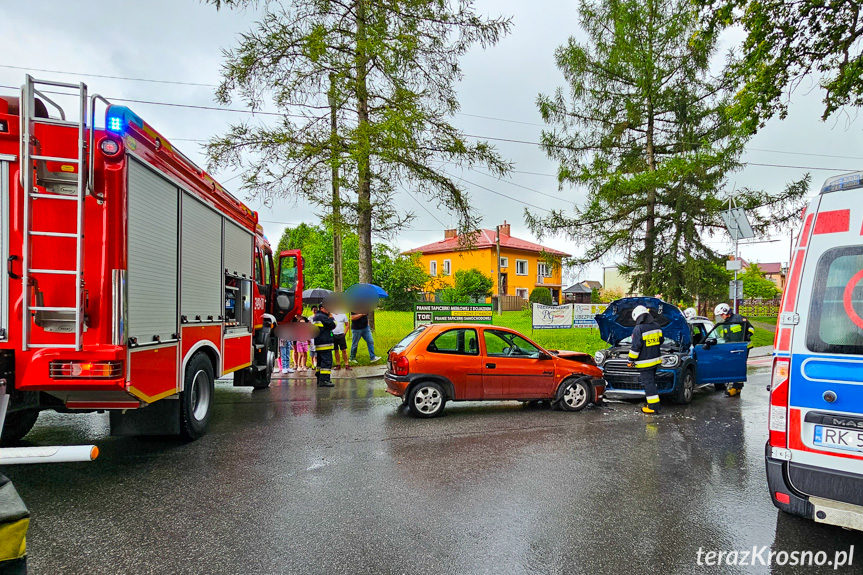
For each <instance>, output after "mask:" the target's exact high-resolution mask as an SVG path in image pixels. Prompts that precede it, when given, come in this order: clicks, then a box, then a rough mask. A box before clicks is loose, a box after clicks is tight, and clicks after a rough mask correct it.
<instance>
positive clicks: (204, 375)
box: [180, 353, 215, 439]
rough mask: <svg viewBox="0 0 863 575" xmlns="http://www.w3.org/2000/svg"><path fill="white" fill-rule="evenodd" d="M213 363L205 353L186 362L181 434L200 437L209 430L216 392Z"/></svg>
mask: <svg viewBox="0 0 863 575" xmlns="http://www.w3.org/2000/svg"><path fill="white" fill-rule="evenodd" d="M214 385H215V382H214V377H213V365H212V364H211V363H210V359H209V358H208V357H207V356H206V355H204V354H203V353H198V354H196V355H195V356H194V357H192V359H191V360H190V361H189V363H187V364H186V377H185V385H184V387H183V392H182V393H180V434H181V435H182V436H183V437H185V438H186V439H198V438H199V437H201V436H202V435H204V434H205V433H206V432H207V426H208V425H209V423H210V411H211V409H212V406H213V394H214Z"/></svg>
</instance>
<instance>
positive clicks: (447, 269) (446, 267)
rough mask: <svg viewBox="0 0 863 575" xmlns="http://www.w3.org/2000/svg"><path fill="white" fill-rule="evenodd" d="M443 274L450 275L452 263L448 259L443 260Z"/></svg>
mask: <svg viewBox="0 0 863 575" xmlns="http://www.w3.org/2000/svg"><path fill="white" fill-rule="evenodd" d="M443 275H445V276H449V275H452V263H451V262H450V260H444V261H443Z"/></svg>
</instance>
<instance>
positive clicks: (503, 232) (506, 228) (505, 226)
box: [500, 220, 509, 236]
mask: <svg viewBox="0 0 863 575" xmlns="http://www.w3.org/2000/svg"><path fill="white" fill-rule="evenodd" d="M500 235H502V236H508V235H509V224H508V223H506V220H504V221H503V225H502V226H500Z"/></svg>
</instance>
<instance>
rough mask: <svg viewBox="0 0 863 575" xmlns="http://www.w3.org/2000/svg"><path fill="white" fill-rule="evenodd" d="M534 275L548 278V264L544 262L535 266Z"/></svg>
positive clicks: (549, 272) (549, 275) (549, 274)
mask: <svg viewBox="0 0 863 575" xmlns="http://www.w3.org/2000/svg"><path fill="white" fill-rule="evenodd" d="M536 275H537V276H539V277H541V278H550V277H551V270H549V269H548V264H547V263H545V262H539V263H538V264H536Z"/></svg>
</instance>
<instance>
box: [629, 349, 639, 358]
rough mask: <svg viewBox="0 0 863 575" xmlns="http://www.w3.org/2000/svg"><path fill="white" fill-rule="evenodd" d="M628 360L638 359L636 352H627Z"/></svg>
mask: <svg viewBox="0 0 863 575" xmlns="http://www.w3.org/2000/svg"><path fill="white" fill-rule="evenodd" d="M629 358H630V359H638V352H635V351H632V350H631V349H630V350H629Z"/></svg>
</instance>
